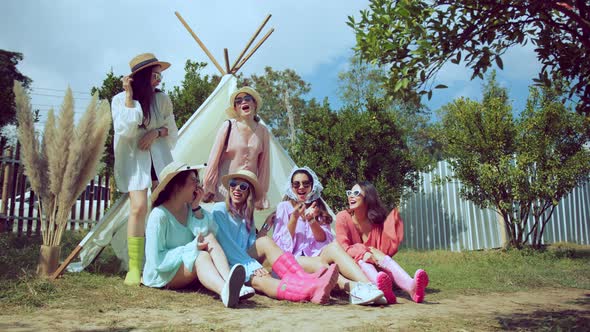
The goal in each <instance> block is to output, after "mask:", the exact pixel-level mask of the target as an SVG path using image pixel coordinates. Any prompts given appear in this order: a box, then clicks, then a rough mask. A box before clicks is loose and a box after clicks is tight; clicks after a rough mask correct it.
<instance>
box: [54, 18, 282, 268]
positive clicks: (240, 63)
mask: <svg viewBox="0 0 590 332" xmlns="http://www.w3.org/2000/svg"><path fill="white" fill-rule="evenodd" d="M174 14H175V15H176V17H178V19H179V20H180V22H181V23H182V25H184V27H185V28H186V30H188V32H189V33H190V34H191V36H193V38H194V39H195V41H196V42H197V43H198V44H199V46H201V48H202V49H203V51H205V54H207V56H208V57H209V59H210V60H211V62H213V64H214V65H215V67H217V70H219V72H220V73H221V75H222V76H223V75H226V74H232V75H234V74H235V73H237V72H238V70H240V68H242V66H243V65H244V64H245V63H246V61H248V59H250V57H252V54H254V52H256V51H257V50H258V48H259V47H260V46H261V45H262V43H264V42H265V41H266V40H267V39H268V37H269V36H270V34H271V33H273V31H275V29H274V28H271V29H270V30H269V31H268V32H267V33H266V34H265V35H264V36H263V37H262V39H260V41H258V43H256V45H255V46H254V48H253V49H252V50H251V51H250V52H249V53H248V54H247V55H246V57H244V54H246V51H248V49H249V48H250V46H251V45H252V43H253V42H254V40H256V37H258V35H259V34H260V31H262V29H263V28H264V26H265V25H266V23H267V22H268V20H270V17H271V15H270V14H268V16H266V18H265V19H264V21H263V22H262V24H261V25H260V26H259V27H258V29H257V30H256V32H255V33H254V35H253V36H252V38H250V40H249V41H248V44H246V47H244V49H243V50H242V53H240V56H238V58H237V59H236V61H235V62H234V64H233V65H232V66H231V67H230V66H229V56H228V52H227V48H224V49H223V55H224V57H225V70H224V69H223V68H222V67H221V66H220V65H219V62H217V60H215V58H214V57H213V55H212V54H211V52H209V50H208V49H207V47H206V46H205V44H203V42H202V41H201V39H199V37H198V36H197V34H195V32H194V31H193V30H192V29H191V28H190V26H189V25H188V24H187V23H186V21H185V20H184V19H183V18H182V16H180V13H178V12H174ZM242 57H244V58H243V59H242ZM111 208H113V207H111ZM108 215H109V214H107V215H105V216H104V217H103V219H104V218H106V217H107V216H108ZM85 240H86V239H85ZM85 240H84V241H82V242H81V243H80V244H79V245H78V246H77V247H76V248H75V249H74V250H73V251H72V252H71V253H70V255H69V256H68V257H67V258H66V260H65V261H64V262H63V263H61V265H60V266H59V267H58V268H57V270H55V272H54V273H53V274H52V275H51V279H56V278H57V277H59V276H60V275H61V274H62V273H63V272H64V270H65V269H66V268H67V267H68V265H70V263H71V262H72V261H73V260H74V259H75V258H76V257H77V256H78V254H79V253H80V251H82V248H83V246H84V244H85V243H86V241H85ZM99 255H100V253H99ZM97 257H98V255H97Z"/></svg>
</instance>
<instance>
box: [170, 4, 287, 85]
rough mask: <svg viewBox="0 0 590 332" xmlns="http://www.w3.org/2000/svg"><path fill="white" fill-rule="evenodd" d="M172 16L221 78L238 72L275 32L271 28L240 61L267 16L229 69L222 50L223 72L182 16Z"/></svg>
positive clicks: (226, 55) (225, 49)
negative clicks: (178, 21) (223, 59)
mask: <svg viewBox="0 0 590 332" xmlns="http://www.w3.org/2000/svg"><path fill="white" fill-rule="evenodd" d="M174 14H175V15H176V17H178V19H179V20H180V22H181V23H182V25H184V27H185V28H186V30H188V32H189V33H190V34H191V36H193V38H194V39H195V41H196V42H197V43H198V44H199V46H201V48H202V49H203V51H205V54H207V56H208V57H209V59H211V62H213V64H214V65H215V67H217V70H219V72H220V73H221V75H222V76H223V75H225V74H235V73H237V72H238V70H240V68H242V66H243V65H244V64H245V63H246V61H248V59H250V57H252V54H254V52H256V50H258V48H259V47H260V45H262V43H264V42H265V41H266V39H268V37H269V36H270V34H271V33H273V31H275V29H274V28H271V29H270V30H269V31H268V32H267V33H266V34H265V35H264V36H263V37H262V39H260V41H259V42H258V43H256V45H255V46H254V48H253V49H252V50H251V51H250V52H249V53H248V54H247V55H246V57H244V58H243V59H242V57H243V56H244V54H245V53H246V51H248V49H249V48H250V46H251V45H252V43H253V42H254V40H255V39H256V37H258V35H259V34H260V31H261V30H262V29H263V28H264V26H265V25H266V23H267V22H268V20H270V17H271V15H270V14H268V16H266V18H265V19H264V21H263V22H262V24H261V25H260V26H259V27H258V29H257V30H256V32H255V33H254V35H253V36H252V38H250V40H249V41H248V44H246V47H244V49H243V50H242V53H240V56H238V58H237V59H236V61H235V62H234V64H233V65H232V66H231V67H230V66H229V56H228V52H227V48H224V49H223V55H224V57H225V70H224V69H223V68H222V67H221V65H220V64H219V62H217V60H215V58H214V57H213V55H212V54H211V52H209V50H208V49H207V47H206V46H205V44H203V42H202V41H201V39H199V37H198V36H197V35H196V34H195V33H194V32H193V30H192V29H191V28H190V26H189V25H188V24H187V23H186V21H185V20H184V19H183V18H182V16H180V13H178V12H174Z"/></svg>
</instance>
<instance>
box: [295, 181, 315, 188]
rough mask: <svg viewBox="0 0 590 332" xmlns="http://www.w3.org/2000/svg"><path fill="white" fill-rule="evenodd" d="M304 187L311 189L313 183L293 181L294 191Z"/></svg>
mask: <svg viewBox="0 0 590 332" xmlns="http://www.w3.org/2000/svg"><path fill="white" fill-rule="evenodd" d="M301 186H303V188H309V187H311V182H309V181H303V182H299V181H293V182H291V187H293V189H299V187H301Z"/></svg>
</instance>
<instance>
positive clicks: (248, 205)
mask: <svg viewBox="0 0 590 332" xmlns="http://www.w3.org/2000/svg"><path fill="white" fill-rule="evenodd" d="M236 179H241V180H243V181H246V182H248V184H249V185H250V186H249V187H248V190H247V192H248V197H247V198H246V202H245V204H243V205H242V206H241V207H240V208H237V207H236V206H235V205H234V204H233V202H232V200H231V197H230V195H231V188H229V186H228V188H227V196H226V197H225V207H226V208H227V212H229V214H231V215H232V217H234V218H235V217H238V218H243V219H245V220H246V229H248V232H250V230H251V229H252V227H254V207H255V202H256V191H255V190H254V186H253V185H252V183H250V181H248V179H244V178H240V177H236Z"/></svg>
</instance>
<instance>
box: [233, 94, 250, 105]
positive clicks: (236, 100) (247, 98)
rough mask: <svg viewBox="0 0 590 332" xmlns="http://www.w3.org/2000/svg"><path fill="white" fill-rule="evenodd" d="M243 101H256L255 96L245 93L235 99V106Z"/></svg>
mask: <svg viewBox="0 0 590 332" xmlns="http://www.w3.org/2000/svg"><path fill="white" fill-rule="evenodd" d="M243 101H245V102H247V103H251V102H253V101H254V97H252V96H250V95H245V96H244V97H238V98H236V99H234V106H235V105H240V104H241V103H242V102H243Z"/></svg>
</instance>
